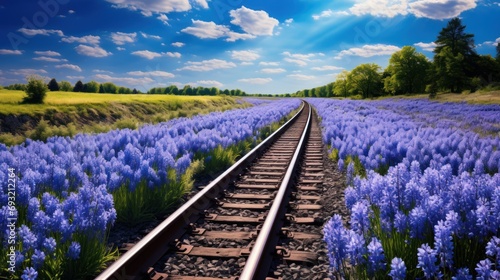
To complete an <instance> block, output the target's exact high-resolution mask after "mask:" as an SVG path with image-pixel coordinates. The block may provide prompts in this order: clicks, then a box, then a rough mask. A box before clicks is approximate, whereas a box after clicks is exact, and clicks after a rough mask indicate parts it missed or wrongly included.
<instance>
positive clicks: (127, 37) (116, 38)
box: [111, 32, 137, 46]
mask: <svg viewBox="0 0 500 280" xmlns="http://www.w3.org/2000/svg"><path fill="white" fill-rule="evenodd" d="M136 39H137V33H136V32H134V33H123V32H113V33H111V40H112V41H113V43H115V44H116V45H119V46H121V45H125V44H126V43H133V42H135V40H136Z"/></svg>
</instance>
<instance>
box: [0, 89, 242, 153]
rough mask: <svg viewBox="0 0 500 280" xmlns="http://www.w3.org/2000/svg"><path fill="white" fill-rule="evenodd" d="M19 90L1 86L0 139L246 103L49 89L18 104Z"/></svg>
mask: <svg viewBox="0 0 500 280" xmlns="http://www.w3.org/2000/svg"><path fill="white" fill-rule="evenodd" d="M24 96H25V93H24V92H23V91H13V90H5V89H2V90H0V142H2V143H5V144H7V145H12V144H18V143H21V142H22V141H24V140H25V138H33V139H39V140H45V139H46V138H47V137H50V136H53V135H61V136H72V135H74V134H76V133H78V132H89V133H92V132H104V131H109V130H111V129H115V128H132V129H134V128H137V127H138V126H140V125H141V124H144V123H158V122H162V121H166V120H169V119H172V118H177V117H184V116H186V117H187V116H192V115H195V114H206V113H208V112H211V111H223V110H227V109H232V108H236V107H243V106H245V105H243V104H239V103H237V102H236V99H234V98H232V97H227V96H175V95H148V94H134V95H131V94H128V95H125V94H96V93H75V92H48V93H47V97H46V98H45V103H44V104H21V101H22V99H23V97H24Z"/></svg>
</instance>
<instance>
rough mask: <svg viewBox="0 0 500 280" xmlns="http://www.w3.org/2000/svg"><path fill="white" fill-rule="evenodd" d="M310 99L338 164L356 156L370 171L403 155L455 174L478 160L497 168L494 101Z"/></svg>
mask: <svg viewBox="0 0 500 280" xmlns="http://www.w3.org/2000/svg"><path fill="white" fill-rule="evenodd" d="M308 101H309V102H310V103H311V104H313V105H314V106H315V107H316V108H317V110H318V114H319V116H320V117H321V118H322V125H323V127H324V129H323V140H324V142H325V144H328V145H331V147H332V149H336V150H337V151H338V158H339V163H340V164H341V165H342V166H340V167H342V168H343V163H344V161H345V159H346V158H347V156H355V157H358V158H359V160H360V161H361V163H362V164H363V166H364V167H365V168H367V169H373V170H377V169H380V168H383V167H388V166H393V165H396V164H397V163H399V162H401V161H402V160H403V159H404V158H406V159H407V160H408V161H410V162H412V161H414V160H416V161H418V162H419V163H420V165H421V167H422V170H424V169H425V168H427V167H429V166H433V167H436V166H442V165H446V164H449V165H450V166H451V167H452V170H453V174H454V175H458V174H460V173H462V172H463V171H468V172H471V171H472V170H474V168H476V166H477V165H479V167H481V168H484V170H485V171H486V172H488V173H490V174H493V173H497V172H498V171H499V169H500V137H498V135H499V134H498V133H499V132H500V127H499V125H498V120H499V116H500V106H498V105H467V104H465V103H457V104H448V103H445V104H444V103H437V102H430V101H425V100H416V101H415V100H383V101H373V102H365V101H353V100H335V101H334V100H324V99H309V100H308ZM406 110H407V111H406ZM483 128H484V131H483V130H482V129H483ZM478 131H481V132H482V134H478V133H477V132H478Z"/></svg>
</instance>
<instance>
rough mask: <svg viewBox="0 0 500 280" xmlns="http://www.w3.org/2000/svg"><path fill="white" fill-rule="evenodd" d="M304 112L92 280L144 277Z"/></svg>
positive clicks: (302, 108) (301, 109)
mask: <svg viewBox="0 0 500 280" xmlns="http://www.w3.org/2000/svg"><path fill="white" fill-rule="evenodd" d="M304 108H305V103H304V102H303V103H302V106H301V108H300V110H299V111H298V112H297V114H295V115H294V116H293V117H292V118H291V119H290V120H288V121H287V122H286V123H285V124H284V125H282V126H281V127H280V128H279V129H277V130H276V131H275V132H274V133H272V134H271V135H270V136H269V137H267V138H266V139H265V140H264V141H262V142H261V143H260V144H259V145H257V146H256V147H255V148H253V149H252V150H251V151H250V152H249V153H247V154H246V155H244V156H243V157H242V158H241V159H240V160H238V161H237V162H236V163H235V164H233V165H232V166H231V167H229V168H228V169H227V170H226V171H225V172H224V173H222V174H221V175H220V176H219V177H217V178H216V179H215V180H214V181H212V182H211V183H210V184H209V185H207V186H206V187H205V188H203V189H202V190H200V191H199V192H198V193H197V194H196V195H195V196H194V197H193V198H191V199H190V200H188V201H187V202H186V203H184V204H183V205H182V206H181V207H180V208H179V209H177V210H176V211H175V212H174V213H172V214H171V215H170V216H169V217H168V218H167V219H166V220H164V221H163V222H162V223H161V224H160V225H158V226H157V227H156V228H154V229H153V230H152V231H151V232H150V233H149V234H147V235H146V236H145V237H144V238H142V239H141V240H140V241H139V242H138V243H137V244H136V245H134V246H133V247H132V248H131V249H130V250H128V251H127V252H126V253H125V254H123V255H122V256H121V257H120V258H119V259H118V260H117V261H115V262H114V263H113V264H111V265H110V266H109V267H108V268H107V269H106V270H104V271H103V272H102V273H101V274H100V275H98V276H97V278H96V279H98V280H104V279H127V280H129V279H130V280H132V279H142V278H143V277H144V276H146V275H147V270H148V268H149V267H151V266H153V265H154V263H156V262H157V261H158V260H159V259H160V258H161V257H162V256H163V255H164V254H165V253H166V252H167V251H168V249H169V248H170V246H171V244H172V242H174V241H175V239H178V238H181V236H182V235H183V234H184V233H185V232H186V231H187V228H188V227H189V224H190V223H193V222H195V221H196V219H198V217H199V214H200V213H203V211H204V210H205V209H207V208H208V207H209V206H210V205H211V203H212V201H213V199H214V198H216V197H218V196H219V195H220V193H221V192H222V191H224V189H226V188H227V186H228V185H229V183H230V182H231V180H233V179H234V178H236V177H237V176H238V174H240V173H241V171H242V170H243V169H244V168H245V167H246V166H247V165H248V164H250V163H251V162H252V161H253V160H254V159H255V158H256V157H257V156H258V155H260V154H261V153H262V152H263V151H264V150H265V149H266V148H267V147H269V146H270V145H271V144H272V143H273V142H274V141H275V140H276V139H277V138H278V137H279V136H280V135H281V134H283V132H284V131H285V130H286V129H287V128H288V127H289V126H291V125H292V124H293V123H294V122H295V121H296V120H297V119H298V117H299V115H300V114H301V113H302V111H303V110H304Z"/></svg>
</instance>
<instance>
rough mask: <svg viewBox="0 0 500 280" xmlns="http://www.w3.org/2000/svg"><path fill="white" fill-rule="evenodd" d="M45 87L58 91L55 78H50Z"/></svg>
mask: <svg viewBox="0 0 500 280" xmlns="http://www.w3.org/2000/svg"><path fill="white" fill-rule="evenodd" d="M47 87H48V88H49V90H50V91H59V84H58V83H57V81H56V79H55V78H52V80H50V82H49V83H48V84H47Z"/></svg>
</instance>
